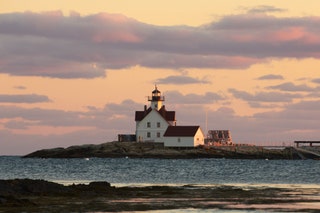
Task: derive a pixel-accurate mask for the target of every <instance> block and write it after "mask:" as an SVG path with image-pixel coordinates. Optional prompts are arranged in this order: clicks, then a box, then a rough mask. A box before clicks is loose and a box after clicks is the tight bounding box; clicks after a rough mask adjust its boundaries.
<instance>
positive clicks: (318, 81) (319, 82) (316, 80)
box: [312, 78, 320, 84]
mask: <svg viewBox="0 0 320 213" xmlns="http://www.w3.org/2000/svg"><path fill="white" fill-rule="evenodd" d="M312 82H313V83H316V84H320V78H316V79H313V80H312Z"/></svg>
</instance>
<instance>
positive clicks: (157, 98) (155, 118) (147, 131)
mask: <svg viewBox="0 0 320 213" xmlns="http://www.w3.org/2000/svg"><path fill="white" fill-rule="evenodd" d="M148 101H150V102H151V104H150V107H149V108H147V106H146V105H145V107H144V110H143V111H136V113H135V121H136V141H138V142H164V146H167V147H195V146H198V145H203V144H204V135H203V132H202V130H201V128H200V126H176V119H175V111H167V110H166V108H165V106H164V105H163V102H164V96H161V92H160V91H159V90H158V89H157V87H155V89H154V90H153V91H152V96H149V97H148Z"/></svg>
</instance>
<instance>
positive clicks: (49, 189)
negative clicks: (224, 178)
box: [0, 179, 320, 212]
mask: <svg viewBox="0 0 320 213" xmlns="http://www.w3.org/2000/svg"><path fill="white" fill-rule="evenodd" d="M319 194H320V189H319V188H313V189H311V188H307V189H304V188H299V187H298V188H292V187H291V188H281V187H253V186H248V187H246V188H243V187H239V186H238V187H236V186H226V185H217V186H196V185H185V186H145V187H113V186H111V185H110V183H108V182H91V183H90V184H87V185H85V184H78V185H69V186H64V185H61V184H58V183H53V182H48V181H45V180H31V179H14V180H0V212H121V211H148V210H149V211H150V210H169V209H171V210H172V209H188V208H194V209H215V210H217V209H223V210H260V211H261V210H268V211H270V210H272V211H278V212H318V211H319V210H320V205H319V204H320V197H319Z"/></svg>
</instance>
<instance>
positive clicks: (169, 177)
mask: <svg viewBox="0 0 320 213" xmlns="http://www.w3.org/2000/svg"><path fill="white" fill-rule="evenodd" d="M14 178H30V179H44V180H48V181H54V182H57V183H61V184H65V185H68V184H73V183H75V184H77V183H89V182H91V181H108V182H110V183H111V185H113V186H145V185H173V186H177V185H186V184H191V185H199V186H201V187H203V186H208V187H211V186H213V185H232V186H238V187H242V188H245V187H271V186H273V187H285V188H287V187H289V188H290V187H294V188H297V187H303V188H306V187H307V188H308V187H310V188H320V161H315V160H236V159H131V158H84V159H82V158H77V159H42V158H21V157H19V156H0V179H14ZM149 212H152V213H163V212H169V213H185V212H190V213H209V212H217V213H226V212H231V213H247V212H248V213H253V212H254V213H257V212H266V209H263V210H261V211H259V210H242V209H239V210H222V209H192V208H191V209H173V210H153V211H149ZM271 212H273V213H274V212H275V211H271Z"/></svg>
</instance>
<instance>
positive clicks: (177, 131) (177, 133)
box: [163, 126, 200, 137]
mask: <svg viewBox="0 0 320 213" xmlns="http://www.w3.org/2000/svg"><path fill="white" fill-rule="evenodd" d="M199 128H200V126H168V128H167V130H166V132H165V133H164V135H163V136H165V137H192V136H195V135H196V133H197V131H198V129H199Z"/></svg>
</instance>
